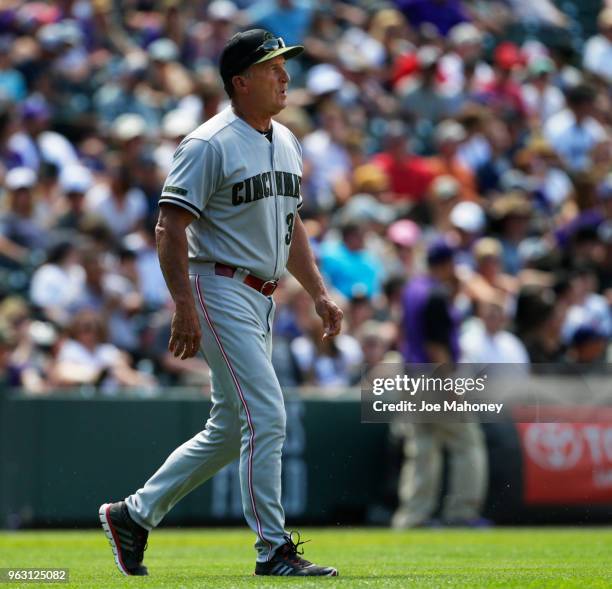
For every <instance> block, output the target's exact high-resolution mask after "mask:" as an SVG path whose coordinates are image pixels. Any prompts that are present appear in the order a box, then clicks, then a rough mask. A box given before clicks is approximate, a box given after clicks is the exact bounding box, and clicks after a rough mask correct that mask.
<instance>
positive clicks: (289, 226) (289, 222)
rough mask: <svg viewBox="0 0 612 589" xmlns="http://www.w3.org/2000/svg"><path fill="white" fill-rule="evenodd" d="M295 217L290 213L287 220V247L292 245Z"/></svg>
mask: <svg viewBox="0 0 612 589" xmlns="http://www.w3.org/2000/svg"><path fill="white" fill-rule="evenodd" d="M294 218H295V216H294V214H293V213H289V214H288V215H287V218H286V219H285V220H286V221H287V234H286V235H285V243H286V244H287V245H289V244H290V243H291V237H292V235H293V220H294Z"/></svg>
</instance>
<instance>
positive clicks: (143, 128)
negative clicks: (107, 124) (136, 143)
mask: <svg viewBox="0 0 612 589" xmlns="http://www.w3.org/2000/svg"><path fill="white" fill-rule="evenodd" d="M146 133H147V123H146V121H145V120H144V118H143V117H141V116H140V115H137V114H134V113H126V114H123V115H119V116H118V117H117V118H116V119H115V121H114V122H113V127H112V134H113V137H114V138H115V139H118V140H119V141H129V140H130V139H134V138H136V137H142V136H144V135H146Z"/></svg>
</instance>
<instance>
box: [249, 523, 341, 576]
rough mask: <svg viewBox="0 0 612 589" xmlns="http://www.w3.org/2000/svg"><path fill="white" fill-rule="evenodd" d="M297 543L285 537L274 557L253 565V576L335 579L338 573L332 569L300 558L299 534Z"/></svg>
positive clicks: (289, 536) (302, 551) (301, 551)
mask: <svg viewBox="0 0 612 589" xmlns="http://www.w3.org/2000/svg"><path fill="white" fill-rule="evenodd" d="M295 533H296V534H297V542H294V541H293V538H292V536H293V534H294V532H291V534H289V535H287V536H285V538H286V540H287V541H286V542H285V544H283V545H282V546H280V547H279V548H277V549H276V552H275V553H274V556H273V557H272V559H271V560H269V561H268V562H258V563H257V564H256V565H255V575H258V576H259V575H271V576H277V577H337V576H338V571H337V569H335V568H333V567H320V566H317V565H316V564H312V563H311V562H308V561H307V560H306V559H304V558H302V557H301V556H302V554H304V550H300V546H301V545H302V544H305V542H300V534H299V533H298V532H295Z"/></svg>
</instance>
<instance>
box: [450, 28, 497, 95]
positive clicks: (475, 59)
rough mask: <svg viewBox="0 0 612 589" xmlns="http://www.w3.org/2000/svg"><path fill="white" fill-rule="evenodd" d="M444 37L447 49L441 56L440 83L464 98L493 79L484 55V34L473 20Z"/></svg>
mask: <svg viewBox="0 0 612 589" xmlns="http://www.w3.org/2000/svg"><path fill="white" fill-rule="evenodd" d="M447 40H448V43H449V46H450V47H449V51H447V52H446V53H445V54H444V55H443V56H442V58H441V59H440V71H441V77H442V78H443V80H442V83H443V84H444V87H445V88H446V89H447V91H448V92H449V93H451V94H462V95H463V96H464V97H466V98H467V97H469V96H471V95H473V94H474V93H475V92H476V91H477V90H478V89H480V88H482V87H483V86H485V85H486V84H487V83H489V82H490V81H491V80H492V79H493V70H492V69H491V66H490V65H489V64H488V63H487V62H486V60H485V59H484V55H483V53H484V44H483V41H484V36H483V33H482V31H480V30H479V28H478V27H476V26H475V25H474V24H473V23H469V22H463V23H460V24H457V25H455V26H454V27H453V28H452V29H451V30H450V31H449V34H448V37H447ZM466 74H467V75H466Z"/></svg>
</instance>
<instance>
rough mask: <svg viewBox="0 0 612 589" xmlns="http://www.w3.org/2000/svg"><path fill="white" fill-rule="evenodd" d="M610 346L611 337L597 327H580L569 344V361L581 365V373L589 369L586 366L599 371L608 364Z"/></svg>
mask: <svg viewBox="0 0 612 589" xmlns="http://www.w3.org/2000/svg"><path fill="white" fill-rule="evenodd" d="M609 345H610V336H609V335H606V334H604V333H602V332H601V331H600V330H599V329H597V328H596V327H591V326H588V325H585V326H582V327H579V328H578V329H577V330H576V331H575V333H574V335H573V336H572V339H571V341H570V343H569V346H568V349H567V361H568V362H569V363H570V364H577V365H579V367H580V372H581V373H582V372H583V371H584V370H585V369H588V367H587V366H586V365H590V368H591V369H594V370H595V371H598V370H599V369H600V368H601V366H602V365H604V364H605V362H606V359H607V358H606V356H607V350H608V347H609Z"/></svg>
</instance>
